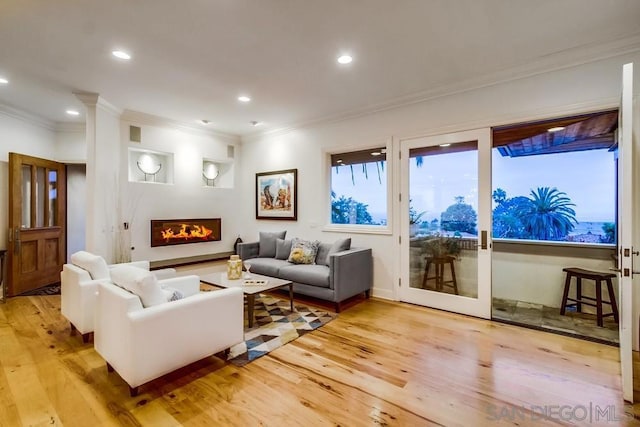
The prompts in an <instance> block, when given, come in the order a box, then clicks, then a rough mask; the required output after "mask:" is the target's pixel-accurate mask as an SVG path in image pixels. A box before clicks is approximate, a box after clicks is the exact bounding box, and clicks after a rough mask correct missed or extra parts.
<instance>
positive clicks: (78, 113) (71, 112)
mask: <svg viewBox="0 0 640 427" xmlns="http://www.w3.org/2000/svg"><path fill="white" fill-rule="evenodd" d="M67 114H68V115H70V116H79V115H80V112H79V111H76V110H67Z"/></svg>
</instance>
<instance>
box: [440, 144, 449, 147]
mask: <svg viewBox="0 0 640 427" xmlns="http://www.w3.org/2000/svg"><path fill="white" fill-rule="evenodd" d="M450 145H451V144H440V147H448V146H450Z"/></svg>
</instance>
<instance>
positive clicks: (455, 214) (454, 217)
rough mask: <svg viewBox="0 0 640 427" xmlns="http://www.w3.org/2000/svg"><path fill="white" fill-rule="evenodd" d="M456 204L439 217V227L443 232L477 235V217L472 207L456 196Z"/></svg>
mask: <svg viewBox="0 0 640 427" xmlns="http://www.w3.org/2000/svg"><path fill="white" fill-rule="evenodd" d="M455 200H456V202H455V203H454V204H453V205H451V206H449V207H448V208H447V209H446V210H445V211H444V212H442V214H441V215H440V225H441V227H442V229H443V230H444V231H455V232H460V233H469V234H477V231H476V225H477V220H478V215H477V214H476V211H475V210H474V209H473V207H472V206H471V205H469V204H466V203H464V197H462V196H458V197H456V198H455Z"/></svg>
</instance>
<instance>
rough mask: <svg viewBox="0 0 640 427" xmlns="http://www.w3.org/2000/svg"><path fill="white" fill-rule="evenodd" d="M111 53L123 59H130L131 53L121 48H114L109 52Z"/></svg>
mask: <svg viewBox="0 0 640 427" xmlns="http://www.w3.org/2000/svg"><path fill="white" fill-rule="evenodd" d="M111 54H112V55H113V56H115V57H116V58H118V59H124V60H129V59H131V55H129V54H128V53H127V52H125V51H123V50H114V51H113V52H111Z"/></svg>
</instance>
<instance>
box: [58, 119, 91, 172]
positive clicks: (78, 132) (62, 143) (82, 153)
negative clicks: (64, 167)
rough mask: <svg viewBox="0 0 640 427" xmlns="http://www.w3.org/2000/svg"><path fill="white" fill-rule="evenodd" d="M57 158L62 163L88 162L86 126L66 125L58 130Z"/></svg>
mask: <svg viewBox="0 0 640 427" xmlns="http://www.w3.org/2000/svg"><path fill="white" fill-rule="evenodd" d="M55 137H56V145H55V158H56V160H57V161H58V162H60V163H66V164H74V163H86V161H87V136H86V130H85V126H84V124H78V125H66V126H62V127H60V128H58V129H56V136H55Z"/></svg>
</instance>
